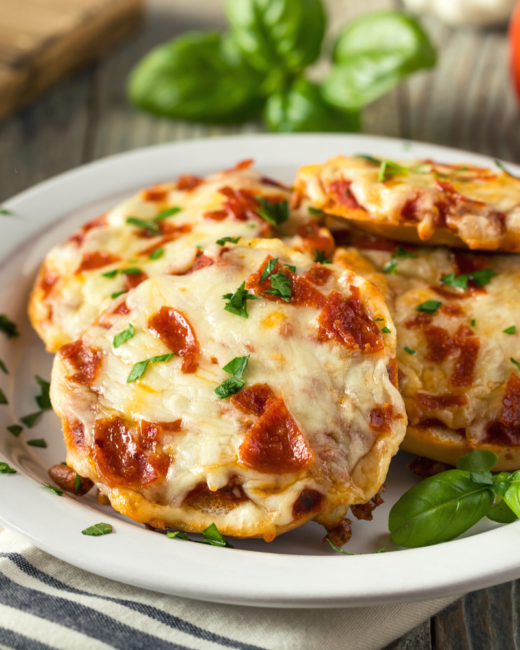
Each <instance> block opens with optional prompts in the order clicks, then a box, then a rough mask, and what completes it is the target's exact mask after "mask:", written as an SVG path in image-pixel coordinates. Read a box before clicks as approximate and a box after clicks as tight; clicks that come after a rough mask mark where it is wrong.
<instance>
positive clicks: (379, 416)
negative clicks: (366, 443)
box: [370, 404, 394, 433]
mask: <svg viewBox="0 0 520 650" xmlns="http://www.w3.org/2000/svg"><path fill="white" fill-rule="evenodd" d="M393 410H394V409H393V406H392V405H391V404H378V405H377V406H375V407H374V408H373V409H372V410H371V411H370V427H371V428H372V429H374V431H377V432H378V433H388V432H389V431H390V430H391V429H392V416H393Z"/></svg>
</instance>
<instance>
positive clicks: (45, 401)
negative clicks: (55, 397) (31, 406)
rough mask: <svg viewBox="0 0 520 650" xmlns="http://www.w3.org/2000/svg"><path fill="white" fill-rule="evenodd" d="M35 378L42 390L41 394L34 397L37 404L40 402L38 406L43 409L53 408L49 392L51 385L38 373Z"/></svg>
mask: <svg viewBox="0 0 520 650" xmlns="http://www.w3.org/2000/svg"><path fill="white" fill-rule="evenodd" d="M34 378H35V379H36V381H37V382H38V384H39V385H40V390H41V393H40V395H36V397H35V398H34V399H35V400H36V404H38V406H39V407H40V409H41V410H42V411H48V410H49V409H50V408H52V405H51V398H50V394H49V392H50V388H51V385H50V384H49V382H48V381H45V379H42V378H41V377H38V375H35V377H34Z"/></svg>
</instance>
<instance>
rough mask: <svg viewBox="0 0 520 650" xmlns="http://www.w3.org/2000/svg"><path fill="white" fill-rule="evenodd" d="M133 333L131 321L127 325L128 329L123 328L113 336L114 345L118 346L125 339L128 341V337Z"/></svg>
mask: <svg viewBox="0 0 520 650" xmlns="http://www.w3.org/2000/svg"><path fill="white" fill-rule="evenodd" d="M134 335H135V329H134V326H133V325H132V323H130V324H129V325H128V329H126V330H124V331H123V332H119V334H116V336H114V347H115V348H118V347H119V346H120V345H123V343H124V342H125V341H128V339H131V338H132V337H133V336H134Z"/></svg>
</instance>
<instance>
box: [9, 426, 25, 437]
mask: <svg viewBox="0 0 520 650" xmlns="http://www.w3.org/2000/svg"><path fill="white" fill-rule="evenodd" d="M7 430H8V431H10V432H11V433H12V434H13V436H15V438H18V436H19V435H20V434H21V433H22V431H23V427H21V426H20V425H19V424H11V426H10V427H7Z"/></svg>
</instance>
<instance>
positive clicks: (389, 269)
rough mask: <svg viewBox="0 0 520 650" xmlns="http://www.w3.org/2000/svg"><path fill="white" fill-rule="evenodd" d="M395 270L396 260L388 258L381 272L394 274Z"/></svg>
mask: <svg viewBox="0 0 520 650" xmlns="http://www.w3.org/2000/svg"><path fill="white" fill-rule="evenodd" d="M396 270H397V260H390V261H389V262H387V263H386V264H385V265H384V267H383V273H392V274H395V272H396Z"/></svg>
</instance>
